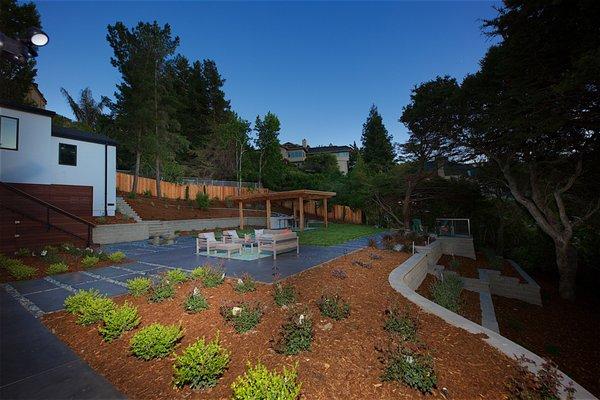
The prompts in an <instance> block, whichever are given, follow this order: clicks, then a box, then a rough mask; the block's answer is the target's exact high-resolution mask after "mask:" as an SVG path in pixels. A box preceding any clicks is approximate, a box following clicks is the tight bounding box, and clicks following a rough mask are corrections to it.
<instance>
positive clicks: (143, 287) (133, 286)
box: [127, 276, 152, 297]
mask: <svg viewBox="0 0 600 400" xmlns="http://www.w3.org/2000/svg"><path fill="white" fill-rule="evenodd" d="M151 287H152V280H151V279H150V278H146V277H144V276H139V277H137V278H133V279H129V280H128V281H127V289H128V290H129V293H131V295H132V296H134V297H139V296H142V295H144V294H146V293H148V291H149V290H150V288H151Z"/></svg>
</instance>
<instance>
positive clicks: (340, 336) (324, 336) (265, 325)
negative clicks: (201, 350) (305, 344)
mask: <svg viewBox="0 0 600 400" xmlns="http://www.w3.org/2000/svg"><path fill="white" fill-rule="evenodd" d="M371 253H377V254H379V255H380V256H381V259H378V260H375V259H372V258H371V257H370V254H371ZM407 257H408V256H407V255H404V254H401V253H396V252H389V251H385V250H374V249H366V250H362V251H360V252H357V253H353V254H350V255H347V256H344V257H340V258H338V259H336V260H332V261H331V262H329V263H327V264H324V265H322V266H319V267H316V268H313V269H310V270H307V271H304V272H303V273H301V274H299V275H296V276H294V277H291V278H288V279H287V280H286V281H289V282H291V283H293V284H295V285H296V289H297V292H298V293H299V296H298V300H299V301H300V302H301V303H302V304H304V305H307V306H308V307H309V309H310V312H311V314H312V317H313V321H314V324H315V338H314V341H313V343H312V350H311V351H310V352H304V353H300V354H299V355H297V356H284V355H280V354H277V353H275V352H274V350H273V344H274V342H275V341H276V340H277V339H278V337H279V330H280V327H281V324H282V323H283V321H284V319H285V315H286V311H285V310H282V309H280V308H278V307H277V306H276V305H275V304H274V301H273V297H272V290H273V288H272V286H271V285H266V284H259V285H258V286H257V290H256V291H255V292H252V293H247V294H238V293H236V292H235V291H234V290H233V287H232V282H233V281H232V280H228V281H227V282H226V283H225V284H223V285H221V286H220V287H217V288H212V289H208V288H203V289H202V292H203V293H204V295H205V296H206V298H207V300H208V302H209V304H210V308H209V309H208V310H206V311H203V312H201V313H199V314H195V315H188V314H186V313H185V312H183V309H182V303H183V301H184V299H185V297H186V296H187V295H188V294H189V293H190V291H192V290H193V287H194V286H195V285H200V284H199V283H198V282H187V283H185V284H183V285H181V286H180V287H179V288H178V290H177V293H176V296H175V298H174V299H172V300H170V301H166V302H164V303H160V304H149V303H148V301H147V299H145V298H132V297H130V296H121V297H119V298H117V299H116V301H117V302H119V303H122V302H124V301H129V302H131V303H133V304H135V305H136V306H137V307H138V309H139V312H140V315H141V317H142V324H141V326H147V325H149V324H151V323H154V322H161V323H166V324H178V323H181V324H182V326H183V328H184V330H185V336H184V337H183V340H182V342H181V344H180V345H179V346H178V347H177V348H176V350H175V352H176V353H178V354H179V353H181V352H182V351H183V349H184V348H185V347H186V346H187V345H189V344H191V343H193V342H194V341H195V340H197V338H200V337H203V336H204V337H206V338H207V339H209V338H210V339H212V338H213V337H215V335H216V334H217V332H220V338H221V342H222V345H223V346H225V347H226V348H227V349H229V350H230V351H231V353H232V354H231V361H230V364H229V369H228V370H227V371H226V372H225V374H224V376H223V377H222V378H221V379H220V381H219V383H218V384H217V386H216V387H214V388H212V389H209V390H204V391H192V390H191V389H189V388H184V389H180V390H177V389H175V388H173V384H172V364H173V358H172V357H168V358H166V359H162V360H154V361H148V362H145V361H141V360H138V359H137V358H135V357H133V356H132V355H130V353H129V345H128V344H129V340H130V338H131V337H132V335H133V333H134V332H136V331H137V330H139V328H137V329H136V330H134V331H132V332H127V333H126V334H124V336H123V337H122V338H120V339H118V340H116V341H114V342H113V343H110V344H107V343H104V342H103V341H102V339H101V337H100V335H99V334H98V331H97V327H95V326H91V327H83V326H79V325H77V324H75V318H74V316H72V315H70V314H67V313H66V312H64V311H63V312H58V313H54V314H49V315H46V316H44V317H43V321H44V323H45V324H46V326H47V327H48V328H49V329H50V330H52V331H53V332H54V333H55V334H56V335H57V336H58V337H59V338H60V339H61V340H63V341H64V342H65V343H67V344H68V345H69V346H71V347H72V348H73V349H74V350H75V351H76V352H77V353H78V354H79V355H80V356H81V357H82V358H83V359H85V361H87V362H88V363H89V364H90V365H91V366H92V367H93V368H94V369H95V370H96V371H98V372H99V373H101V374H102V375H104V376H105V377H106V378H107V379H108V380H109V381H110V382H112V383H113V384H114V385H115V386H116V387H117V388H118V389H119V390H120V391H122V392H123V393H124V394H125V395H126V396H128V397H129V398H132V399H158V398H198V399H223V398H229V397H230V396H231V389H230V385H231V383H232V382H233V380H234V379H235V377H236V376H238V375H240V374H242V373H243V372H244V371H245V370H246V363H247V362H252V363H254V362H256V361H257V360H260V361H262V362H263V363H264V364H265V365H266V366H267V367H269V368H274V367H277V369H280V368H281V367H282V366H284V365H290V364H294V363H296V362H297V363H298V371H299V380H300V381H301V382H302V395H301V398H303V399H334V398H340V399H341V398H343V399H399V398H401V399H413V398H446V399H447V398H450V399H503V398H506V389H505V382H506V381H507V380H508V379H509V377H511V374H514V371H515V368H514V367H515V361H513V360H511V359H509V358H508V357H506V356H504V355H502V354H501V353H499V352H498V351H497V350H495V349H494V348H492V347H490V346H489V345H487V344H486V343H485V342H484V341H482V340H481V339H480V338H479V337H476V336H475V335H472V334H470V333H468V332H466V331H464V330H462V329H458V328H455V327H453V326H450V325H448V324H447V323H445V322H444V321H443V320H441V319H440V318H438V317H436V316H434V315H431V314H427V313H425V312H422V311H421V310H420V309H418V308H417V307H416V306H415V305H414V304H413V303H411V302H409V301H408V300H406V299H405V298H404V297H402V296H401V295H400V294H399V293H397V292H395V291H394V290H393V289H392V288H391V287H390V285H389V283H388V275H389V273H390V271H391V270H392V269H394V268H395V267H396V266H398V265H399V264H400V263H401V262H402V261H404V260H405V259H406V258H407ZM353 261H361V262H363V263H371V265H372V268H363V267H361V266H360V265H357V264H353ZM334 269H342V270H344V271H345V272H346V274H347V278H346V279H340V278H336V277H334V276H332V270H334ZM326 292H337V293H339V294H340V295H341V296H342V297H343V298H345V299H346V300H347V301H348V302H349V303H350V305H351V314H350V317H349V318H348V319H345V320H342V321H332V320H328V319H325V318H323V317H321V315H320V313H319V310H318V308H317V306H316V301H317V300H318V299H319V298H320V296H321V295H322V294H323V293H326ZM232 300H245V301H250V302H259V303H260V304H261V305H262V306H263V307H264V310H265V314H264V316H263V319H262V321H261V322H260V324H259V325H258V326H257V327H256V328H255V330H254V331H252V332H249V333H246V334H236V333H235V332H234V330H233V328H232V327H230V326H229V325H226V324H225V322H224V321H223V318H222V317H221V315H219V306H220V305H221V304H223V303H225V302H228V301H232ZM390 306H396V307H400V308H402V309H407V310H408V311H409V312H410V313H411V314H412V315H413V316H414V317H415V318H417V319H418V323H419V332H418V336H419V338H420V339H421V340H422V341H423V342H424V343H425V344H426V345H428V346H429V349H430V351H431V353H432V355H433V357H434V363H435V369H436V371H437V375H438V388H440V389H441V388H447V391H448V392H447V394H446V395H443V394H442V393H441V392H440V390H435V391H434V393H433V395H427V396H425V395H422V394H420V392H418V391H416V390H413V389H410V388H408V387H407V386H405V385H403V384H401V383H397V382H386V383H382V382H381V381H380V376H381V374H382V371H383V365H382V364H381V362H380V359H379V356H380V354H379V353H378V352H377V351H376V350H375V347H376V346H381V345H382V344H385V343H386V342H387V340H388V339H389V334H388V333H387V332H385V331H384V330H383V328H382V325H383V321H384V311H385V309H386V308H387V307H390ZM327 322H331V323H332V325H333V327H332V329H331V330H328V331H327V330H323V329H321V328H320V327H319V326H320V325H322V324H325V323H327Z"/></svg>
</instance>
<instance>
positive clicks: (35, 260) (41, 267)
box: [0, 252, 131, 283]
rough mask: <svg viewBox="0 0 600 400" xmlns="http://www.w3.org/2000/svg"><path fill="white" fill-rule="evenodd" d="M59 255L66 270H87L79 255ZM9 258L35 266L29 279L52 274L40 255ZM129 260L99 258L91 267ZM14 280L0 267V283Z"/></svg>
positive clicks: (11, 256) (61, 253)
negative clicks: (33, 273)
mask: <svg viewBox="0 0 600 400" xmlns="http://www.w3.org/2000/svg"><path fill="white" fill-rule="evenodd" d="M59 254H60V257H61V258H62V259H63V261H64V262H65V263H66V264H67V265H68V266H69V270H68V271H67V272H75V271H86V270H89V269H90V268H86V267H84V266H83V265H82V264H81V259H82V258H81V257H77V256H74V255H72V254H68V253H64V252H60V253H59ZM8 256H9V257H10V258H15V259H19V260H21V261H23V263H24V264H25V265H29V266H30V267H35V268H37V269H38V271H37V273H36V274H35V276H32V277H31V278H29V279H38V278H43V277H45V276H52V275H49V274H48V273H46V268H48V267H49V266H50V264H49V263H48V262H47V261H46V260H44V258H43V257H40V256H35V257H33V256H26V257H22V256H17V255H8ZM128 262H131V260H129V259H127V258H125V259H124V260H122V261H120V262H114V261H110V260H100V261H98V264H96V265H94V266H93V267H92V268H97V267H106V266H109V265H116V264H123V263H128ZM13 281H15V278H14V277H13V276H12V275H11V274H9V273H8V271H7V270H5V269H4V268H0V283H6V282H13Z"/></svg>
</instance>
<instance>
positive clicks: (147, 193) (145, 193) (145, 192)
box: [142, 189, 152, 197]
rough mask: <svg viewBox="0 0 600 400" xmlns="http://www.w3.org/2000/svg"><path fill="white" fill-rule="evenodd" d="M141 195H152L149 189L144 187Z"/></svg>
mask: <svg viewBox="0 0 600 400" xmlns="http://www.w3.org/2000/svg"><path fill="white" fill-rule="evenodd" d="M142 196H144V197H152V192H151V191H150V189H146V190H144V191H143V192H142Z"/></svg>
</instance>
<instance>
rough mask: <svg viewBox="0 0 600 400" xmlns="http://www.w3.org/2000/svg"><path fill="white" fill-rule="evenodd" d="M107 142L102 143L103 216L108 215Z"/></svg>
mask: <svg viewBox="0 0 600 400" xmlns="http://www.w3.org/2000/svg"><path fill="white" fill-rule="evenodd" d="M107 179H108V144H106V143H104V216H105V217H106V216H108V203H107V202H108V193H107V192H108V181H107Z"/></svg>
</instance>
